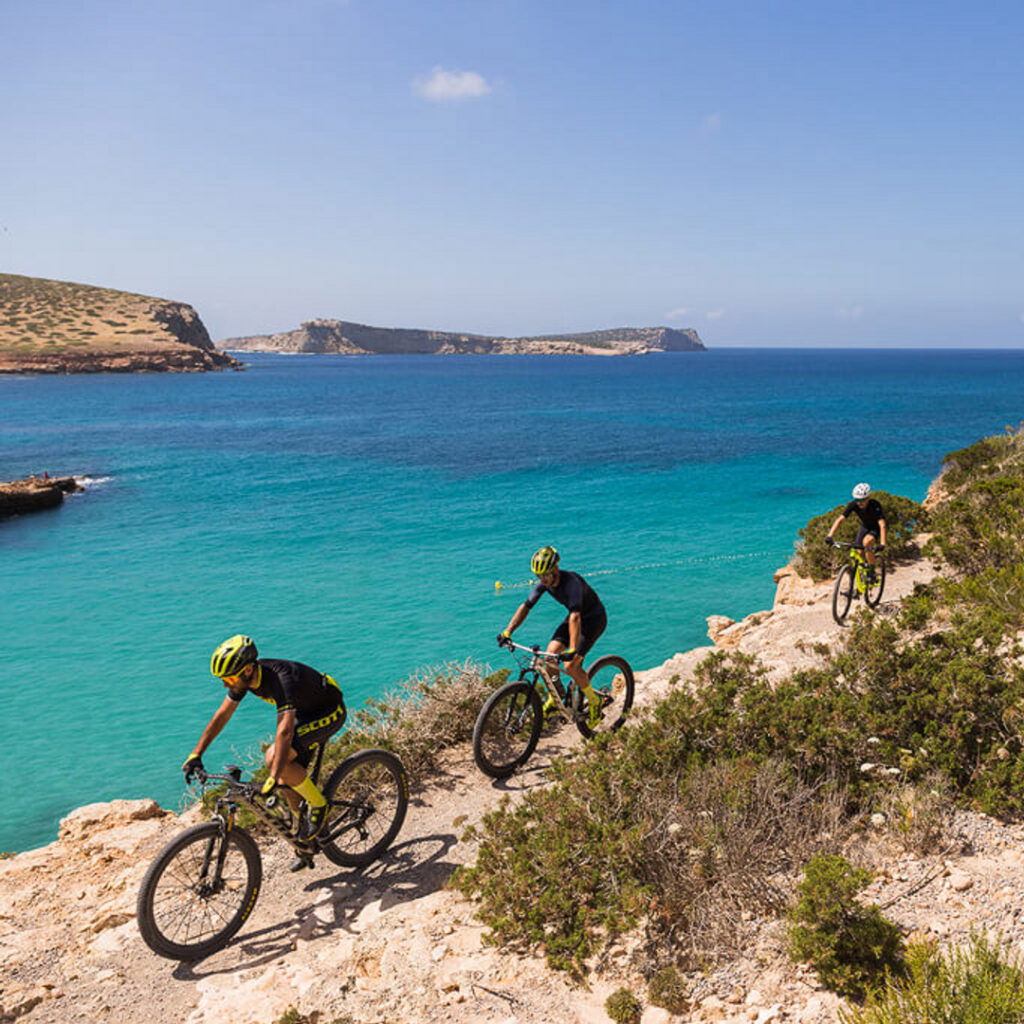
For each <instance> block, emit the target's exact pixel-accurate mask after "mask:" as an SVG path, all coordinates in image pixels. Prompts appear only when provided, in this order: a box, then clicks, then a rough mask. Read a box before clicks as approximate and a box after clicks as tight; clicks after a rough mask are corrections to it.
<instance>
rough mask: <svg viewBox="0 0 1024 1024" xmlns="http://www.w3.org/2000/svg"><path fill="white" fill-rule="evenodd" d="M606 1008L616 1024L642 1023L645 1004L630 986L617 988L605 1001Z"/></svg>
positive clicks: (606, 1011)
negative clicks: (631, 990)
mask: <svg viewBox="0 0 1024 1024" xmlns="http://www.w3.org/2000/svg"><path fill="white" fill-rule="evenodd" d="M604 1010H605V1013H607V1014H608V1016H609V1017H611V1019H612V1020H613V1021H615V1024H640V1018H641V1016H643V1012H644V1005H643V1003H641V1002H640V1000H639V999H637V997H636V996H635V995H633V993H632V992H630V990H629V989H628V988H617V989H616V990H615V991H614V992H613V993H612V994H611V995H610V996H609V997H608V998H607V999H606V1000H605V1001H604Z"/></svg>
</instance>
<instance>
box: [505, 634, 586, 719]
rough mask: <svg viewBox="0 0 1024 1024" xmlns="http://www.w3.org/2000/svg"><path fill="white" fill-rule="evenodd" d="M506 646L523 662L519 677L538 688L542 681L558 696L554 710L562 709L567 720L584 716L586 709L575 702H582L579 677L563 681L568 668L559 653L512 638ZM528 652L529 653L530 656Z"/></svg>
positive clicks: (561, 713) (552, 695)
mask: <svg viewBox="0 0 1024 1024" xmlns="http://www.w3.org/2000/svg"><path fill="white" fill-rule="evenodd" d="M504 646H505V647H507V648H508V649H509V652H510V653H511V654H512V657H513V658H514V659H515V660H516V662H517V664H518V665H519V669H520V671H519V678H520V679H522V680H527V679H529V680H530V681H531V682H532V684H533V685H534V686H537V687H538V689H539V688H540V687H539V686H538V684H542V685H543V689H544V692H545V693H548V694H549V695H550V696H551V697H552V698H553V699H554V702H555V707H554V710H555V711H556V712H557V713H558V716H559V718H561V719H562V720H563V721H565V722H575V721H577V720H578V719H581V718H582V717H583V712H582V711H580V710H577V709H576V708H574V707H573V704H574V703H577V704H578V703H580V702H579V701H574V697H575V695H576V691H577V689H578V687H577V685H576V680H575V679H573V678H572V676H569V685H568V686H566V685H565V684H564V683H563V682H562V673H563V672H565V669H564V668H562V665H561V662H560V660H559V657H558V655H557V654H548V652H547V651H542V650H541V649H540V645H539V644H534V645H533V646H532V647H527V646H526V645H525V644H517V643H516V642H515V641H514V640H511V639H510V640H506V641H505V644H504ZM516 651H522V652H523V654H517V653H516ZM525 655H529V657H526V656H525ZM552 669H553V670H554V671H553V672H552ZM549 673H550V674H549ZM565 674H566V675H569V673H568V672H565Z"/></svg>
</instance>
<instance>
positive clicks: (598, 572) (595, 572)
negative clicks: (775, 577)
mask: <svg viewBox="0 0 1024 1024" xmlns="http://www.w3.org/2000/svg"><path fill="white" fill-rule="evenodd" d="M773 554H775V552H774V551H750V552H748V553H747V554H743V555H693V556H691V557H690V558H676V559H673V560H672V561H670V562H648V563H647V564H645V565H624V566H622V567H620V568H618V569H583V570H581V571H580V575H581V576H585V577H587V578H589V577H591V576H612V575H614V574H615V573H619V572H644V571H645V570H647V569H669V568H671V567H673V566H676V565H703V564H705V563H708V562H735V561H738V560H739V559H741V558H764V557H765V556H766V555H773ZM536 583H537V581H536V580H519V581H518V582H516V583H502V582H501V580H495V581H494V592H495V593H496V594H497V593H500V592H501V591H503V590H517V589H519V588H520V587H532V586H534V585H535V584H536Z"/></svg>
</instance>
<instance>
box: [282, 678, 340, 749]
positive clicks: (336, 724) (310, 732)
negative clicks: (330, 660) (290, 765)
mask: <svg viewBox="0 0 1024 1024" xmlns="http://www.w3.org/2000/svg"><path fill="white" fill-rule="evenodd" d="M345 717H346V711H345V701H344V700H343V699H342V696H341V691H340V690H338V691H337V703H336V704H335V706H334V707H333V708H331V709H329V710H324V711H320V712H318V713H317V715H316V717H315V718H300V719H298V720H297V721H296V723H295V735H293V736H292V749H293V750H294V751H295V753H296V754H297V755H298V756H297V757H296V758H295V760H296V761H298V763H299V764H301V765H302V767H303V768H308V767H309V762H310V761H312V760H313V757H314V756H315V754H316V752H317V748H318V747H320V746H321V744H323V743H326V742H327V740H328V739H329V738H330V737H331V736H333V735H334V734H335V733H336V732H337V731H338V730H339V729H340V728H341V727H342V726H343V725H344V724H345Z"/></svg>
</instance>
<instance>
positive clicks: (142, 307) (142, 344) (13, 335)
mask: <svg viewBox="0 0 1024 1024" xmlns="http://www.w3.org/2000/svg"><path fill="white" fill-rule="evenodd" d="M240 367H241V364H240V363H239V362H238V361H237V360H236V359H234V358H232V357H231V356H229V355H227V354H226V353H224V352H221V351H219V350H218V349H217V348H215V347H214V344H213V342H212V341H211V340H210V335H209V334H208V333H207V330H206V328H205V327H204V326H203V322H202V320H200V319H199V314H198V313H196V311H195V310H194V309H193V308H192V307H191V306H189V305H187V304H186V303H184V302H173V301H170V300H167V299H159V298H154V297H152V296H149V295H135V294H132V293H131V292H120V291H115V290H114V289H112V288H97V287H94V286H92V285H85V284H74V283H72V282H69V281H50V280H47V279H45V278H41V277H22V276H21V275H18V274H0V373H140V372H147V371H164V372H176V373H187V372H195V371H202V370H219V369H225V368H232V369H239V368H240Z"/></svg>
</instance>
